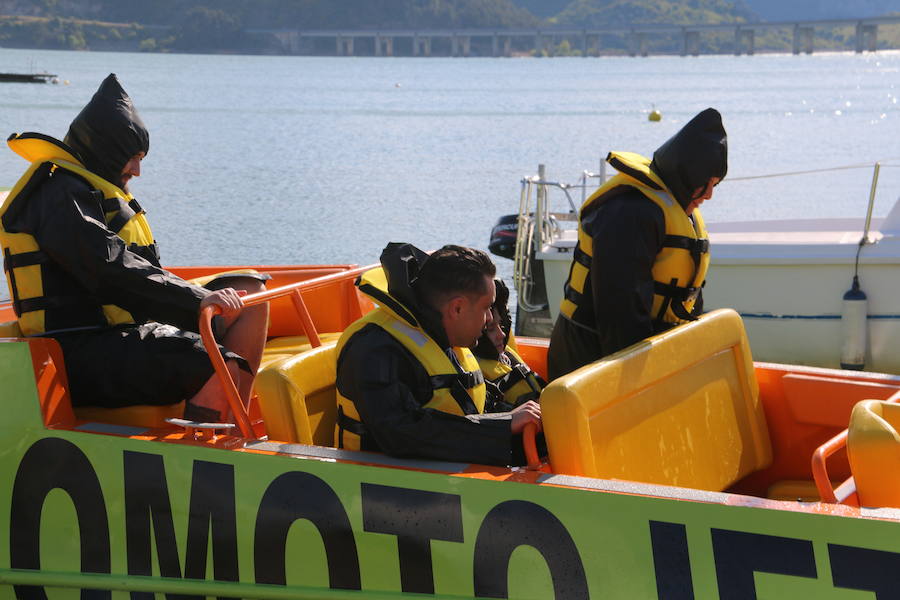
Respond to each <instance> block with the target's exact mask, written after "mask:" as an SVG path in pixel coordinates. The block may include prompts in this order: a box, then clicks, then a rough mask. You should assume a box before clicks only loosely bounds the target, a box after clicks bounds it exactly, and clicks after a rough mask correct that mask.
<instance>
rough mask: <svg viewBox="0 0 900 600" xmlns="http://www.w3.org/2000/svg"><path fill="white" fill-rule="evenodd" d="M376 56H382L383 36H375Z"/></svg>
mask: <svg viewBox="0 0 900 600" xmlns="http://www.w3.org/2000/svg"><path fill="white" fill-rule="evenodd" d="M375 56H381V36H380V35H378V34H377V33H376V34H375Z"/></svg>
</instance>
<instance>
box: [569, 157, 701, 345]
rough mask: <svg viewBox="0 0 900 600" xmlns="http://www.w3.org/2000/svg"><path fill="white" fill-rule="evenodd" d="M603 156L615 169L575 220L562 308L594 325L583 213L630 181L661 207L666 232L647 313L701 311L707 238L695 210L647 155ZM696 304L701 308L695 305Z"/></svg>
mask: <svg viewBox="0 0 900 600" xmlns="http://www.w3.org/2000/svg"><path fill="white" fill-rule="evenodd" d="M606 161H607V162H608V163H609V164H611V165H612V166H613V167H614V168H615V169H616V170H618V171H619V173H618V174H617V175H615V176H614V177H612V178H611V179H609V180H608V181H607V182H606V183H604V184H603V185H602V186H600V188H599V189H598V190H597V191H596V192H594V193H593V194H592V195H591V196H590V198H588V199H587V200H586V201H585V202H584V204H583V205H582V207H581V212H580V214H579V219H578V242H577V244H576V246H575V251H574V253H573V257H572V266H571V268H570V270H569V278H568V280H567V281H566V287H565V296H564V298H563V301H562V303H561V304H560V313H561V314H562V315H564V316H565V317H567V318H568V319H570V320H572V321H574V322H576V323H578V324H579V325H582V326H584V327H586V328H588V329H591V330H594V329H595V328H596V322H595V317H594V315H593V306H588V304H589V303H588V302H586V301H585V300H584V296H585V290H586V289H588V288H589V286H590V279H589V275H590V269H591V258H592V257H593V254H594V252H593V249H594V241H593V239H592V238H591V236H590V235H589V234H588V233H587V232H586V231H585V230H584V225H583V222H582V218H583V216H584V214H585V211H587V210H588V209H589V208H591V206H592V205H593V204H594V203H595V202H597V201H599V202H603V201H604V199H605V198H604V196H606V194H607V193H608V192H610V191H611V190H613V189H614V188H617V187H620V186H629V187H632V188H634V189H636V190H637V191H639V192H640V193H641V194H643V195H644V196H645V197H646V198H648V199H649V200H650V201H652V202H653V203H654V204H656V205H657V206H658V207H659V208H660V209H662V211H663V215H664V217H665V222H666V237H665V240H664V242H663V247H662V250H660V252H659V254H657V255H656V260H655V261H654V263H653V267H652V270H651V272H652V275H653V284H654V294H653V308H652V312H651V315H652V317H653V318H654V319H655V320H656V321H661V322H663V323H675V324H678V323H685V322H687V321H692V320H694V319H696V318H697V317H698V316H699V314H698V313H699V310H697V311H695V310H694V305H695V303H696V300H697V297H698V296H699V294H700V290H701V288H702V287H703V283H704V281H705V279H706V272H707V270H708V268H709V239H708V236H707V233H706V226H705V225H704V223H703V216H702V215H701V214H700V210H699V209H695V210H694V211H693V215H692V216H691V217H689V216H688V215H687V214H686V213H685V212H684V209H683V208H682V207H681V205H680V204H678V202H677V201H676V200H675V198H674V197H673V196H672V194H670V193H669V191H668V189H667V188H666V186H665V184H664V183H663V181H662V180H661V179H660V178H659V177H658V176H657V175H656V174H655V173H654V172H653V171H651V170H650V159H648V158H646V157H644V156H640V155H639V154H634V153H632V152H611V153H610V154H609V156H608V157H607V159H606ZM698 308H699V307H698Z"/></svg>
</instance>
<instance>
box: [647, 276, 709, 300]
mask: <svg viewBox="0 0 900 600" xmlns="http://www.w3.org/2000/svg"><path fill="white" fill-rule="evenodd" d="M701 289H702V288H699V287H681V286H680V285H675V284H672V283H661V282H659V281H654V282H653V291H654V292H656V293H657V294H659V295H660V296H667V297H669V298H672V300H675V301H678V302H692V301H695V300H697V298H698V297H699V296H700V290H701Z"/></svg>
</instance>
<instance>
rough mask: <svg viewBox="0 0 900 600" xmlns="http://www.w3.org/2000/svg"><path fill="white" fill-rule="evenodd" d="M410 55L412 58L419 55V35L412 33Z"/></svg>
mask: <svg viewBox="0 0 900 600" xmlns="http://www.w3.org/2000/svg"><path fill="white" fill-rule="evenodd" d="M412 53H413V56H418V55H419V34H418V33H414V34H413V38H412Z"/></svg>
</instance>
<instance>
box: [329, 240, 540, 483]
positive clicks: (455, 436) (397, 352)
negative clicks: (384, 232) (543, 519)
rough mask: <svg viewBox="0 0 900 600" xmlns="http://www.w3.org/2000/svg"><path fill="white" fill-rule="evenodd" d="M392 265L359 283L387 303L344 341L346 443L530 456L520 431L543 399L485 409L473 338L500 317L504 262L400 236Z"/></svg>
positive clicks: (409, 451) (341, 395)
mask: <svg viewBox="0 0 900 600" xmlns="http://www.w3.org/2000/svg"><path fill="white" fill-rule="evenodd" d="M381 264H382V268H383V272H381V271H382V270H377V271H378V272H374V273H373V272H370V273H368V274H366V275H364V276H363V277H362V278H361V279H360V281H359V282H358V283H357V285H358V286H359V289H360V291H362V292H363V293H365V294H367V295H368V296H370V297H371V298H372V300H373V301H374V302H375V303H376V304H377V305H378V307H377V308H376V309H375V310H374V311H372V312H370V313H369V314H367V315H366V316H364V317H363V318H361V319H359V320H358V321H356V322H355V323H353V324H352V325H351V326H350V327H348V328H347V330H346V331H345V332H344V333H343V335H342V336H341V339H340V340H339V342H338V345H337V353H338V364H337V391H338V406H339V409H338V410H339V413H338V424H337V430H336V445H337V446H338V447H339V448H349V449H362V450H374V451H383V452H387V453H388V454H393V455H395V456H410V457H419V458H433V459H439V460H451V461H461V462H475V463H482V464H494V465H510V464H524V462H525V458H524V454H523V452H522V448H521V439H520V438H519V436H518V434H520V433H521V432H522V430H523V429H524V428H525V425H527V424H529V423H533V424H535V425H537V426H538V427H540V406H538V405H537V404H536V403H534V402H530V403H527V404H526V405H523V406H522V407H520V408H519V409H517V410H516V411H513V412H507V413H495V414H484V410H485V396H486V393H485V384H484V378H483V376H482V374H481V371H480V370H479V368H478V363H477V361H476V360H475V357H474V356H473V354H472V352H471V351H470V350H469V347H470V346H474V345H475V344H476V342H477V340H478V338H479V337H480V336H481V335H482V332H483V331H484V328H485V326H486V325H487V324H488V323H489V321H490V318H491V316H490V313H491V305H492V304H493V302H494V282H493V277H494V274H495V272H496V269H495V267H494V264H493V263H492V262H491V260H490V258H488V256H487V255H486V254H485V253H484V252H482V251H480V250H473V249H471V248H465V247H462V246H454V245H447V246H444V247H443V248H441V249H440V250H437V251H435V252H434V253H433V254H431V255H428V254H426V253H424V252H422V251H421V250H419V249H418V248H415V247H414V246H412V245H409V244H397V243H391V244H388V246H387V247H386V248H385V249H384V252H382V255H381Z"/></svg>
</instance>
